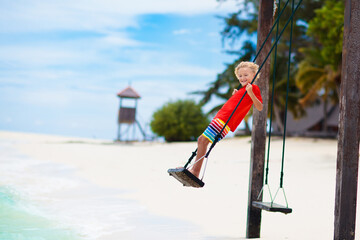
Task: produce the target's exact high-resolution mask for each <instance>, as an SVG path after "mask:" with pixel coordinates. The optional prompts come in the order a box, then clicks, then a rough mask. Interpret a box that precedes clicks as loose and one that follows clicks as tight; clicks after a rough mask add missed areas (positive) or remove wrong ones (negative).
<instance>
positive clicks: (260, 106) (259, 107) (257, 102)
mask: <svg viewBox="0 0 360 240" xmlns="http://www.w3.org/2000/svg"><path fill="white" fill-rule="evenodd" d="M246 91H247V92H248V94H249V96H250V98H251V100H252V101H253V103H254V106H255V108H256V109H257V110H258V111H261V110H263V104H262V102H260V100H259V99H258V98H257V97H256V96H255V94H254V92H253V90H252V85H251V84H248V85H246Z"/></svg>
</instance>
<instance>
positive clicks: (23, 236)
mask: <svg viewBox="0 0 360 240" xmlns="http://www.w3.org/2000/svg"><path fill="white" fill-rule="evenodd" d="M0 239H3V240H5V239H6V240H43V239H53V240H75V239H79V236H78V235H77V234H76V233H75V232H74V231H73V230H71V229H66V228H62V227H60V226H59V224H58V223H56V222H55V221H52V220H50V219H48V218H46V217H44V216H41V212H39V209H37V208H36V207H35V206H32V205H31V204H29V202H27V201H26V199H23V198H22V197H21V196H20V195H19V194H18V193H16V192H15V191H14V190H12V189H10V188H8V187H0Z"/></svg>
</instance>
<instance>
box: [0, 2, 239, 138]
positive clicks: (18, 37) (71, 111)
mask: <svg viewBox="0 0 360 240" xmlns="http://www.w3.org/2000/svg"><path fill="white" fill-rule="evenodd" d="M0 2H1V9H0V62H1V65H0V108H1V111H0V129H1V130H10V131H22V132H35V133H45V134H56V135H65V136H79V137H90V138H104V139H114V138H115V137H116V131H117V125H116V118H117V111H118V107H119V99H118V98H117V97H116V93H117V92H119V91H120V90H122V89H124V88H125V87H127V86H128V85H129V84H131V86H132V87H133V88H134V89H135V90H136V91H137V92H138V93H139V94H140V95H141V96H142V98H141V99H140V100H139V102H138V119H139V121H140V122H141V124H142V125H143V127H144V128H146V129H147V130H148V131H149V127H148V126H147V125H148V124H149V122H150V120H151V116H152V114H153V112H154V111H156V110H157V109H158V108H160V107H161V106H162V105H163V104H164V103H166V102H168V101H174V100H177V99H189V98H193V99H195V100H196V99H198V97H196V96H191V95H189V94H188V93H189V92H191V91H196V90H201V89H204V88H206V87H207V84H208V83H210V82H211V81H214V80H215V78H216V75H217V73H220V72H222V71H223V70H224V69H225V63H231V62H232V61H233V59H234V56H229V55H227V54H225V53H224V49H223V48H222V44H221V36H220V31H221V30H222V28H223V22H222V21H221V20H220V19H218V18H216V15H222V16H224V15H226V14H227V13H230V12H232V11H233V10H234V8H235V6H236V2H235V1H231V0H229V1H227V2H225V3H223V4H219V3H218V2H216V1H215V0H192V1H190V0H184V1H175V0H154V1H144V0H133V1H124V0H118V1H115V0H102V1H99V0H98V1H96V0H77V1H72V0H71V1H70V0H62V1H59V0H16V1H6V0H0ZM210 105H211V104H210ZM210 105H209V106H208V108H210V107H211V106H210ZM205 110H206V109H205Z"/></svg>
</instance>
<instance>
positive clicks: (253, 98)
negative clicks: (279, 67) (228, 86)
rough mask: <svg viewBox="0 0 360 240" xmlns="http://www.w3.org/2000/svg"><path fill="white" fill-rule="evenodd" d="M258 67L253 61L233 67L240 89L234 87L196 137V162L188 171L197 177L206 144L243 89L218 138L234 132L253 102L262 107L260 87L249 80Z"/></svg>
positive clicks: (226, 116) (215, 132)
mask: <svg viewBox="0 0 360 240" xmlns="http://www.w3.org/2000/svg"><path fill="white" fill-rule="evenodd" d="M258 69H259V66H258V65H257V64H255V63H253V62H241V63H239V65H238V66H237V67H236V68H235V75H236V77H237V78H238V80H239V82H240V84H241V86H242V88H241V89H240V90H237V89H234V91H233V95H232V96H231V98H230V99H229V100H228V101H227V102H226V103H225V104H224V105H223V106H222V108H221V109H220V110H219V112H218V113H217V114H216V116H215V117H214V119H213V120H212V121H211V123H210V124H209V126H208V127H207V128H206V130H205V131H204V133H203V134H202V135H200V137H199V138H198V150H197V155H196V160H195V162H196V163H195V164H194V166H193V167H192V168H191V169H190V172H191V173H192V174H194V175H195V176H196V177H197V178H199V174H200V170H201V166H202V163H203V157H204V155H205V154H206V150H207V146H208V145H209V143H212V142H213V141H214V140H215V137H216V135H217V134H218V133H220V131H221V129H222V128H223V127H224V125H225V123H226V122H227V120H228V119H229V117H230V115H231V113H232V112H233V111H234V109H235V107H236V105H237V104H238V102H239V101H240V99H241V98H242V96H243V95H244V93H245V91H247V94H246V95H245V97H244V98H243V100H242V101H241V103H240V105H239V106H238V108H237V109H236V111H235V113H234V115H233V116H232V117H231V119H230V121H229V122H228V125H227V126H226V127H225V129H224V131H223V132H222V134H221V138H220V139H222V138H224V137H225V136H226V134H227V133H228V132H229V131H232V132H234V131H235V130H236V128H237V126H239V124H240V122H241V121H242V120H243V119H244V117H245V115H246V114H247V113H248V112H249V110H250V108H251V106H252V105H253V104H254V106H255V108H256V109H257V110H259V111H261V110H262V109H263V104H262V98H261V94H260V89H259V87H258V86H256V85H251V81H252V80H253V79H254V77H255V75H256V73H257V71H258ZM258 78H259V74H258V75H257V77H256V80H257V79H258ZM199 159H200V160H199Z"/></svg>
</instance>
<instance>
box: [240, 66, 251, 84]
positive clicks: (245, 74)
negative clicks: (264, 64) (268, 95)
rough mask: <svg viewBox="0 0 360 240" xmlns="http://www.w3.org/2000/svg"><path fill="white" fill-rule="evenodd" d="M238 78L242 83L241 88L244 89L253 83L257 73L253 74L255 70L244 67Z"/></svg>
mask: <svg viewBox="0 0 360 240" xmlns="http://www.w3.org/2000/svg"><path fill="white" fill-rule="evenodd" d="M238 77H239V82H240V84H241V86H243V87H244V86H246V85H247V84H248V83H251V81H252V80H253V79H254V77H255V73H254V72H253V70H252V69H251V68H248V67H243V68H240V69H239V70H238Z"/></svg>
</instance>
